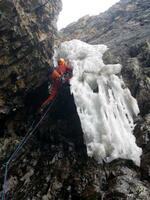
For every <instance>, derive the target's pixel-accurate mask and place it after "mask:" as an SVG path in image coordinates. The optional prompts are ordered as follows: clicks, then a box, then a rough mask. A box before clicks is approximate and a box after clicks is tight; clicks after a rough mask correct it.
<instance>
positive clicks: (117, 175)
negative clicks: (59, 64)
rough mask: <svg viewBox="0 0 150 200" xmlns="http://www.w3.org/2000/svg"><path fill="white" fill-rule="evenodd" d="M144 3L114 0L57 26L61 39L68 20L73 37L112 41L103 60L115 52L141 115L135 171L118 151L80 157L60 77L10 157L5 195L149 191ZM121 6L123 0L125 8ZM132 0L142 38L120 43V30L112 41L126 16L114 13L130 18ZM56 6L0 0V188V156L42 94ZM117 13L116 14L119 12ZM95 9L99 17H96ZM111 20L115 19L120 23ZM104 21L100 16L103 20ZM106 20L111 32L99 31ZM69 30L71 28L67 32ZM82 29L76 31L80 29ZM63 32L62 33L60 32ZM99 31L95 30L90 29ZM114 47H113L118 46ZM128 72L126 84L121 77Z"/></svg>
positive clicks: (0, 170)
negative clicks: (54, 94)
mask: <svg viewBox="0 0 150 200" xmlns="http://www.w3.org/2000/svg"><path fill="white" fill-rule="evenodd" d="M127 5H128V6H127ZM148 6H149V1H148V0H147V1H143V3H141V2H140V1H122V3H120V4H117V5H116V6H115V7H114V8H112V9H111V12H112V13H111V12H110V11H109V12H108V13H107V12H106V13H104V15H102V16H97V17H92V18H89V17H87V18H86V19H81V20H80V24H82V28H80V27H79V26H78V25H76V24H74V25H72V26H70V27H72V30H71V28H69V27H68V28H67V29H66V30H67V31H65V30H63V32H64V33H63V36H62V38H61V40H65V39H66V37H67V39H68V38H70V39H71V37H73V38H76V37H77V34H76V32H75V31H74V30H75V27H76V30H78V27H79V30H80V31H79V34H78V38H80V36H81V35H82V38H81V39H83V40H85V41H88V42H90V43H97V42H98V43H99V42H100V43H106V44H108V45H109V47H110V48H111V47H112V46H114V48H113V50H112V49H110V51H109V52H108V53H107V54H106V55H105V61H106V62H117V60H118V59H119V60H120V61H121V62H122V63H123V65H124V68H123V70H124V73H123V75H124V79H125V80H126V82H127V84H128V85H129V86H130V88H131V89H132V93H133V94H134V96H136V97H137V98H139V100H138V101H139V102H141V106H140V107H141V112H142V114H143V118H140V119H139V123H138V126H137V127H136V130H135V135H136V136H137V142H138V144H139V146H141V147H142V148H143V149H144V154H143V156H142V169H144V170H143V171H142V175H143V176H141V169H139V168H137V167H136V166H135V165H134V164H133V163H132V162H131V161H128V160H121V159H118V160H115V161H113V162H111V163H109V164H106V163H103V164H98V163H97V162H96V161H95V160H93V159H91V158H88V157H87V153H86V147H85V145H84V142H83V133H82V129H81V125H80V121H79V117H78V115H77V112H76V107H75V104H74V100H73V97H72V96H71V94H70V90H69V87H68V85H67V86H66V87H64V88H62V91H61V92H60V94H59V96H58V98H57V100H56V102H55V103H54V105H53V107H52V109H51V112H50V113H49V114H48V115H47V116H46V117H45V119H44V121H43V123H42V124H41V126H40V128H38V130H37V131H36V132H35V134H34V135H32V137H30V139H29V140H28V142H27V144H26V145H25V146H24V147H23V148H22V149H21V151H20V152H19V154H18V155H17V157H16V159H14V160H13V161H12V162H11V163H10V165H9V169H8V177H7V187H6V188H5V189H6V191H7V194H6V196H7V199H15V200H20V199H28V200H58V199H59V200H67V199H68V200H69V199H72V200H76V199H81V200H85V199H87V200H92V199H93V200H96V199H97V200H98V199H103V200H109V199H114V200H117V199H118V200H121V199H128V200H129V199H130V200H132V199H137V200H141V199H144V200H148V199H149V198H150V192H149V188H150V184H149V182H147V181H146V180H145V178H148V175H149V174H148V170H149V166H150V163H149V160H148V159H149V158H148V157H149V137H150V136H149V128H148V127H149V115H148V114H147V115H145V114H146V113H148V108H149V107H148V106H149V101H148V95H149V93H148V89H147V88H146V87H145V83H147V87H149V85H148V84H149V83H148V80H149V79H148V74H149V71H148V67H149V66H148V65H149V64H148V63H149V60H148V59H149V43H148V41H146V40H147V38H148V34H147V32H148V31H149V29H148V25H149V23H148V21H146V20H147V19H148V15H149V12H148V10H147V9H149V7H148ZM126 7H128V9H127V10H128V12H127V13H126ZM135 7H136V9H137V8H139V9H140V12H141V13H140V14H139V12H138V11H136V16H139V18H140V17H142V20H143V21H142V23H144V25H143V26H141V27H142V28H143V32H142V30H141V34H143V33H144V32H145V35H144V37H145V39H144V37H143V38H142V37H141V36H140V37H141V38H140V39H139V40H137V43H134V42H132V45H131V44H130V42H128V43H127V41H128V38H126V39H125V40H124V38H122V37H121V36H120V43H119V45H118V43H115V42H114V41H117V37H118V35H119V32H120V30H122V28H121V27H120V26H122V23H123V24H124V25H125V24H126V21H122V20H123V19H124V17H127V16H128V15H129V16H130V17H129V18H130V20H131V22H132V19H133V17H134V12H133V11H134V8H135ZM60 9H61V2H60V1H59V0H51V1H50V0H49V1H48V0H28V1H22V0H20V1H18V0H11V1H10V0H2V1H0V22H1V23H0V34H1V38H0V45H1V52H0V70H1V71H0V123H1V124H0V127H1V129H0V191H2V189H3V179H4V169H5V168H4V166H3V164H4V163H5V162H6V161H7V160H8V158H9V157H10V155H11V153H12V152H13V150H14V148H15V147H16V145H18V144H19V141H20V140H21V139H22V138H23V136H24V135H25V133H26V130H27V128H28V127H29V124H30V123H31V122H32V119H33V117H34V114H35V111H36V110H37V108H38V106H39V105H40V103H41V102H42V100H43V99H44V98H45V97H46V96H47V95H48V94H47V78H46V74H47V71H48V67H49V65H51V63H52V61H51V58H52V55H53V44H54V39H55V38H56V37H57V31H56V20H57V16H58V13H59V11H60ZM136 9H135V10H136ZM130 10H132V12H131V11H130ZM143 10H144V11H143ZM146 10H147V11H146ZM119 13H121V14H122V18H120V19H119V18H118V15H119ZM125 13H126V15H125ZM129 13H133V15H130V14H129ZM142 13H145V14H143V15H142ZM144 15H145V17H144V18H143V16H144ZM112 16H114V17H113V18H112ZM99 17H100V20H97V19H99ZM111 18H112V19H111ZM137 18H138V17H137ZM93 19H96V20H94V21H93ZM108 19H109V20H110V21H108ZM87 20H90V23H91V25H90V26H91V27H92V26H93V33H92V32H91V33H90V32H89V30H90V31H92V28H89V30H88V29H87V31H86V21H87ZM117 20H120V24H118V21H117ZM130 20H129V21H130ZM139 20H140V19H139ZM133 21H134V20H133ZM101 22H103V23H102V25H101V26H100V25H98V24H97V23H101ZM104 22H105V23H106V22H107V26H106V24H105V23H104ZM88 24H89V23H88ZM92 24H93V25H92ZM95 24H97V25H96V26H95ZM131 24H132V23H131ZM135 24H136V23H135ZM112 25H113V26H117V27H118V35H117V34H116V37H114V33H115V32H112V33H111V29H112V30H114V29H113V26H112ZM108 26H110V32H109V30H108V32H109V34H110V35H111V34H112V35H111V37H110V35H109V36H107V37H106V35H105V32H107V31H106V30H105V31H104V30H103V29H105V28H106V27H107V28H108ZM94 27H95V28H94ZM130 27H131V28H130V30H129V29H128V28H126V29H124V30H128V31H130V32H131V33H132V32H133V31H132V25H131V26H130ZM137 27H138V25H137ZM69 30H71V31H72V32H71V31H70V33H69ZM94 30H95V38H94V37H93V35H94ZM135 30H136V28H135ZM83 31H84V34H82V33H81V32H83ZM115 31H117V28H116V29H115ZM146 31H147V32H146ZM65 32H66V33H68V35H66V36H65V34H66V33H65ZM100 32H101V36H100V35H97V33H100ZM96 35H97V36H96ZM123 35H124V34H123ZM127 35H128V34H127ZM85 36H86V37H85ZM105 37H106V38H105ZM102 38H103V40H102ZM108 38H110V40H108ZM115 38H116V39H115ZM133 38H134V37H133ZM134 39H135V38H134ZM107 41H108V42H107ZM125 41H126V42H125ZM134 41H135V40H134ZM138 41H139V42H138ZM126 43H127V44H128V45H129V47H128V46H127V45H126ZM121 45H122V46H121ZM124 47H126V48H124ZM117 48H118V49H120V51H119V54H118V49H117ZM142 49H143V50H142ZM129 52H130V53H129ZM116 55H117V58H116ZM124 56H126V57H124ZM125 58H127V59H125ZM126 63H128V65H126ZM125 66H126V67H125ZM131 77H132V80H131V81H132V82H133V83H134V84H133V83H132V82H131V81H129V79H131ZM144 77H146V79H145V78H144ZM145 81H146V82H145ZM145 102H147V103H145ZM142 178H143V179H144V180H142Z"/></svg>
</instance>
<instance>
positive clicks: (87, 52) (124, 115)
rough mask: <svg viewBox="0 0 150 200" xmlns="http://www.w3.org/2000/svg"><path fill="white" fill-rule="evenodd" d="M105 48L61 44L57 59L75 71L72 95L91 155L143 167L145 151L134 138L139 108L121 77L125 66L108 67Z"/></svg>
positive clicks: (78, 44) (75, 43)
mask: <svg viewBox="0 0 150 200" xmlns="http://www.w3.org/2000/svg"><path fill="white" fill-rule="evenodd" d="M107 49H108V48H107V46H105V45H89V44H87V43H84V42H81V41H79V40H71V41H69V42H64V43H62V44H61V46H60V48H59V50H58V51H57V56H56V57H64V58H66V59H68V60H69V62H70V63H71V66H72V67H73V78H72V80H71V92H72V93H73V95H74V99H75V104H76V106H77V112H78V114H79V117H80V120H81V126H82V129H83V132H84V141H85V144H86V146H87V152H88V155H89V156H91V157H94V158H95V159H96V160H97V161H98V162H102V160H105V161H106V162H110V161H112V160H114V159H116V158H124V159H131V160H133V161H134V162H135V164H137V165H140V156H141V154H142V150H141V148H139V147H138V146H137V145H136V141H135V137H134V135H133V129H134V126H135V124H134V121H133V119H134V117H135V116H137V115H138V113H139V108H138V105H137V102H136V100H135V99H134V98H133V97H132V96H131V93H130V91H129V89H128V88H126V87H125V84H124V82H123V80H122V78H121V76H120V71H121V65H120V64H111V65H105V64H104V62H103V59H102V57H103V54H104V52H105V51H106V50H107Z"/></svg>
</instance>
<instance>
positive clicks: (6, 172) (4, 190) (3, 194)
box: [1, 96, 57, 200]
mask: <svg viewBox="0 0 150 200" xmlns="http://www.w3.org/2000/svg"><path fill="white" fill-rule="evenodd" d="M56 98H57V96H56V97H55V99H54V100H53V102H52V103H51V104H50V105H49V106H48V108H47V110H46V111H45V113H44V114H43V116H42V117H41V118H40V120H39V121H38V123H37V124H36V125H35V127H34V128H33V124H34V123H35V120H34V121H33V123H32V125H31V126H30V128H29V130H28V131H27V133H26V135H25V137H24V138H23V139H22V140H21V142H20V144H19V145H18V146H17V148H16V149H15V151H14V152H13V153H12V155H11V156H10V158H9V159H8V161H7V162H6V163H5V173H4V183H3V191H2V192H1V196H2V200H7V196H6V194H7V190H8V186H7V176H8V170H9V164H10V163H11V162H12V161H14V160H15V159H16V157H17V155H18V153H19V152H20V150H21V149H22V148H23V146H24V145H25V144H26V142H27V141H28V140H29V138H30V137H31V136H32V135H33V133H34V132H35V131H36V130H37V128H38V127H39V126H40V124H41V123H42V121H43V120H44V118H45V117H46V115H47V114H48V112H49V111H50V109H51V108H52V106H53V104H54V103H55V101H56Z"/></svg>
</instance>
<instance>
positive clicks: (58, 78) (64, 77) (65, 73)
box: [41, 58, 72, 108]
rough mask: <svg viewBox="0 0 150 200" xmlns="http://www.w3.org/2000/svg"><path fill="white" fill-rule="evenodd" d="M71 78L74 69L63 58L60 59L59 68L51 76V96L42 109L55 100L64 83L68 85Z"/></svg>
mask: <svg viewBox="0 0 150 200" xmlns="http://www.w3.org/2000/svg"><path fill="white" fill-rule="evenodd" d="M71 77H72V68H71V67H69V66H68V65H67V64H66V62H65V60H64V59H63V58H60V59H59V60H58V66H57V67H56V68H55V69H54V70H53V71H52V73H51V74H50V80H51V81H52V86H51V88H50V91H49V93H50V95H49V97H48V98H47V99H46V100H45V101H44V103H43V104H42V106H41V108H44V107H45V106H47V105H48V104H49V103H50V102H51V101H53V100H54V99H55V97H56V96H57V94H58V91H59V89H60V88H61V86H62V85H63V84H64V83H68V82H69V80H70V78H71Z"/></svg>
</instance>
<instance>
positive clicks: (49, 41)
mask: <svg viewBox="0 0 150 200" xmlns="http://www.w3.org/2000/svg"><path fill="white" fill-rule="evenodd" d="M61 6H62V5H61V2H60V1H59V0H55V1H54V0H53V1H46V0H42V1H41V0H36V1H33V0H29V1H27V2H26V1H17V0H14V1H9V0H7V1H5V0H2V1H1V2H0V24H1V26H0V48H1V52H0V119H1V122H2V124H1V127H2V128H1V131H0V135H1V136H2V135H5V134H6V132H7V134H8V135H13V134H14V133H15V132H16V130H17V132H18V134H19V132H20V131H23V130H24V128H25V127H24V126H25V124H22V125H20V124H19V123H18V121H19V120H20V123H21V120H22V119H21V118H24V119H25V118H26V117H25V115H26V108H25V101H24V100H25V97H26V96H27V94H31V90H33V91H35V90H36V88H38V87H39V86H41V84H43V82H44V81H45V80H46V77H47V76H46V74H47V70H48V67H49V66H50V65H51V58H52V55H53V44H54V38H55V37H56V33H57V28H56V22H57V17H58V14H59V12H60V10H61ZM34 98H38V96H37V95H35V96H34ZM28 102H29V101H28ZM26 103H27V101H26ZM20 112H21V115H20ZM24 114H25V115H24ZM12 118H13V122H12ZM20 127H22V130H20Z"/></svg>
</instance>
